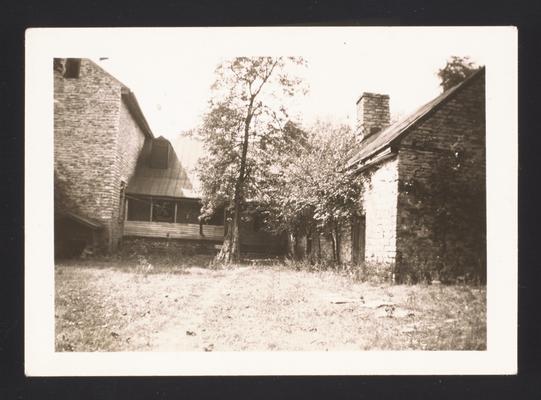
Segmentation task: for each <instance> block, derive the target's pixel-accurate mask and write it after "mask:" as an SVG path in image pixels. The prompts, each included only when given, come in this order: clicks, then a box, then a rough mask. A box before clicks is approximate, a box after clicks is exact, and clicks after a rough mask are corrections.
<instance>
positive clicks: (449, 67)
mask: <svg viewBox="0 0 541 400" xmlns="http://www.w3.org/2000/svg"><path fill="white" fill-rule="evenodd" d="M478 69H479V67H478V66H477V65H476V64H475V63H474V62H473V61H471V59H470V58H469V57H467V56H466V57H458V56H452V57H451V58H450V59H449V60H448V61H447V63H446V64H445V66H444V67H443V68H441V69H440V70H438V77H439V78H440V86H441V88H442V89H443V91H446V90H448V89H450V88H452V87H453V86H455V85H458V84H459V83H460V82H462V81H463V80H464V79H466V78H467V77H469V76H470V75H471V74H473V73H474V72H475V71H477V70H478Z"/></svg>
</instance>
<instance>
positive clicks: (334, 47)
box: [91, 28, 494, 165]
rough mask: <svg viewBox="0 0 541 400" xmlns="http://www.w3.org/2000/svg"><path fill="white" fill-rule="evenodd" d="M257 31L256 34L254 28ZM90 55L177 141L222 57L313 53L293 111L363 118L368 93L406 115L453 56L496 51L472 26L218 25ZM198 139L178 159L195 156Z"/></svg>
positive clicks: (194, 118)
mask: <svg viewBox="0 0 541 400" xmlns="http://www.w3.org/2000/svg"><path fill="white" fill-rule="evenodd" d="M248 33H249V34H248ZM100 51H101V52H100V53H99V54H96V56H95V57H91V58H92V59H93V60H94V61H96V62H97V63H98V64H99V65H101V66H102V67H103V68H104V69H106V70H107V71H109V72H110V73H111V74H113V75H114V76H115V77H116V78H118V79H119V80H120V81H122V82H123V83H124V84H126V85H127V86H128V87H129V88H130V89H131V90H132V91H133V92H134V93H135V95H136V97H137V99H138V101H139V104H140V105H141V108H142V110H143V113H144V114H145V116H146V118H147V120H148V122H149V124H150V127H151V129H152V130H153V132H154V134H155V135H156V136H160V135H162V136H165V137H166V138H168V139H170V140H171V141H175V140H176V138H177V136H178V135H179V134H180V133H181V132H183V131H186V130H189V129H193V128H195V127H197V125H198V124H199V123H200V121H201V117H202V115H203V114H204V112H205V111H206V109H207V104H208V100H209V99H210V97H211V95H212V93H211V91H210V86H211V84H212V83H213V81H214V80H215V75H214V71H215V68H216V66H217V65H218V64H219V63H220V61H221V60H223V59H226V58H230V57H234V56H246V55H247V56H249V55H297V56H302V57H304V58H305V59H306V61H307V64H308V66H307V68H306V69H305V70H304V71H303V74H302V77H303V78H304V80H305V81H306V83H307V84H308V85H309V88H310V90H309V92H308V94H307V95H306V96H303V97H302V98H297V99H296V101H295V104H294V106H293V108H294V110H293V111H294V112H295V113H296V114H297V115H299V116H300V117H301V119H302V123H303V124H305V125H309V124H311V123H312V122H314V121H316V120H317V119H324V120H330V121H334V122H337V123H346V124H349V125H350V126H351V127H352V128H353V127H354V125H355V103H356V101H357V99H358V98H359V97H360V95H361V93H362V92H364V91H368V92H375V93H382V94H388V95H389V96H390V108H391V117H392V118H398V117H401V116H406V115H407V114H408V113H410V112H412V111H414V110H415V109H416V108H418V107H419V106H421V105H422V104H424V103H426V102H427V101H429V100H431V99H432V98H434V97H436V96H437V95H438V94H439V93H440V92H441V89H440V87H439V80H438V77H437V75H436V74H437V71H438V69H439V68H442V67H443V66H444V65H445V63H446V61H447V60H448V59H449V57H450V56H452V55H457V56H469V57H470V58H471V59H472V60H473V61H474V62H476V63H477V64H479V65H485V64H486V62H487V57H488V55H490V54H491V52H493V51H494V49H493V48H492V47H491V46H487V34H486V32H484V31H482V32H478V31H477V30H475V29H474V28H452V29H451V28H421V29H419V28H417V29H407V28H393V29H390V28H345V29H344V28H286V29H279V30H277V31H272V30H270V29H268V28H259V29H254V28H252V29H251V30H250V31H246V30H243V29H242V28H230V29H222V30H215V29H211V28H206V29H205V28H199V29H188V28H186V29H177V30H171V31H167V30H166V31H165V32H164V30H159V31H158V32H152V31H147V32H143V33H140V34H138V35H128V34H126V36H123V35H116V36H114V37H111V43H108V44H107V45H104V47H103V49H102V50H100ZM186 143H191V144H189V146H187V147H188V148H190V151H179V149H177V153H179V158H180V159H181V161H183V162H184V163H186V164H190V165H191V164H193V163H194V162H195V160H196V159H197V157H198V156H199V154H200V150H198V149H196V147H197V146H195V145H194V144H193V142H186Z"/></svg>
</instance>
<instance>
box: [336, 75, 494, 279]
mask: <svg viewBox="0 0 541 400" xmlns="http://www.w3.org/2000/svg"><path fill="white" fill-rule="evenodd" d="M371 96H373V97H375V98H379V99H383V98H384V97H383V96H380V97H378V96H376V95H371ZM363 98H364V95H363V97H361V100H362V99H363ZM360 102H361V103H362V101H360ZM384 103H385V102H374V103H373V104H372V105H373V106H374V107H376V108H381V106H382V104H383V105H384ZM367 104H368V102H366V103H365V104H364V105H363V106H362V107H361V106H359V113H360V114H359V116H358V118H359V124H360V126H363V127H364V128H363V130H364V131H366V129H367V128H366V127H367V126H378V124H377V123H376V122H374V116H377V115H382V116H383V121H382V122H381V124H380V125H381V126H385V124H384V122H385V121H387V123H388V118H387V115H388V111H387V112H381V111H380V110H375V111H373V112H371V111H369V110H367ZM386 104H388V101H387V103H386ZM367 116H368V121H367V122H366V121H365V120H364V118H365V117H367ZM375 136H377V133H376V134H375ZM375 136H374V137H375ZM362 139H363V140H362V141H361V146H362V145H363V142H365V143H366V142H368V143H370V142H371V141H372V140H373V139H372V138H369V139H368V141H366V136H363V137H362ZM388 146H389V147H388V148H389V149H390V154H389V156H387V157H386V158H384V159H383V160H381V161H379V162H375V163H374V164H372V165H369V166H368V168H365V169H364V170H363V171H362V172H361V173H360V179H363V182H364V194H363V198H362V207H361V213H362V214H364V215H365V221H366V223H365V235H366V236H365V242H364V244H365V248H364V250H365V251H364V255H365V258H364V261H365V263H366V264H367V265H369V264H371V263H372V264H377V265H378V266H379V267H381V266H384V265H387V268H388V271H389V275H390V273H393V274H394V275H395V278H396V279H397V280H398V281H419V280H431V279H442V280H445V279H446V277H447V278H449V277H451V278H450V279H456V278H460V277H466V278H470V279H477V280H479V281H483V280H484V279H485V274H486V217H485V216H486V191H485V175H486V173H485V169H486V167H485V81H484V70H482V71H480V72H479V73H477V74H476V75H475V76H473V77H472V78H471V79H470V80H469V81H467V82H465V83H464V84H463V85H462V87H460V88H459V90H457V91H456V93H453V95H452V96H449V98H447V99H445V100H444V101H442V102H441V104H438V106H437V107H433V108H431V109H430V110H429V111H428V113H427V114H425V115H423V118H422V119H421V120H420V121H419V122H418V123H416V124H414V125H413V126H410V127H407V128H406V130H404V131H403V134H402V136H399V138H398V139H397V140H395V141H394V142H393V143H392V145H391V144H390V143H389V144H388ZM342 240H347V239H346V238H343V239H342Z"/></svg>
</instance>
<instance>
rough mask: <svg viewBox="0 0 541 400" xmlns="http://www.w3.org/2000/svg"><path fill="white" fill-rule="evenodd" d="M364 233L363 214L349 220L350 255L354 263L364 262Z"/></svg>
mask: <svg viewBox="0 0 541 400" xmlns="http://www.w3.org/2000/svg"><path fill="white" fill-rule="evenodd" d="M365 233H366V217H365V216H364V215H361V216H358V217H354V218H353V220H352V222H351V244H352V246H351V251H352V254H351V256H352V260H353V263H355V264H360V263H362V262H364V251H365Z"/></svg>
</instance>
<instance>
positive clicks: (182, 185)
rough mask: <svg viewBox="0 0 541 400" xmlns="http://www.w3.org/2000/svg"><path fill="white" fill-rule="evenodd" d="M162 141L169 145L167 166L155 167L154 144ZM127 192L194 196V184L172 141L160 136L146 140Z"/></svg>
mask: <svg viewBox="0 0 541 400" xmlns="http://www.w3.org/2000/svg"><path fill="white" fill-rule="evenodd" d="M157 141H158V142H162V143H165V144H167V146H168V147H169V151H168V155H166V157H168V160H167V162H165V163H164V165H165V164H166V165H167V166H166V168H155V167H153V166H152V163H151V156H152V145H153V143H155V142H157ZM126 194H131V195H145V196H154V197H171V198H193V197H195V196H194V193H193V186H192V183H191V181H190V179H189V177H188V174H187V173H186V171H185V170H184V168H183V167H182V164H181V163H180V161H179V159H178V157H177V154H176V153H175V150H174V149H173V146H171V143H170V142H169V141H168V140H167V139H165V138H163V137H161V136H160V137H159V138H157V139H153V140H146V141H145V144H144V145H143V149H142V150H141V153H140V155H139V159H138V160H137V165H136V167H135V173H134V174H133V176H132V178H131V179H130V181H129V182H128V186H127V188H126Z"/></svg>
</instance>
